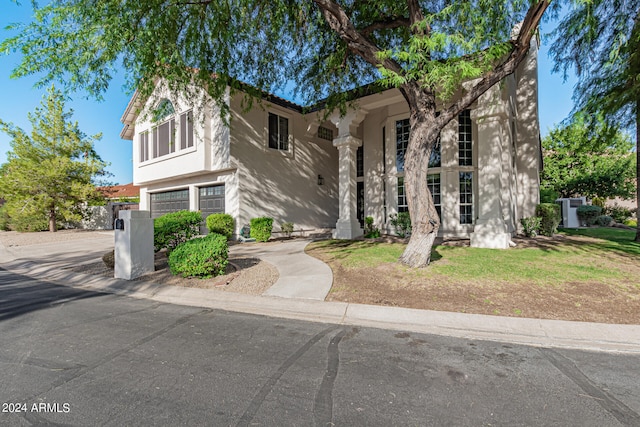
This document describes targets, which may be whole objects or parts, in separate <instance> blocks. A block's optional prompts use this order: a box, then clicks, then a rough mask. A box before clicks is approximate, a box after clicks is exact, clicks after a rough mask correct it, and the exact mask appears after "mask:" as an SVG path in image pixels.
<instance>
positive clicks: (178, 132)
mask: <svg viewBox="0 0 640 427" xmlns="http://www.w3.org/2000/svg"><path fill="white" fill-rule="evenodd" d="M138 140H139V143H140V162H145V161H147V160H150V159H155V158H158V157H162V156H166V155H168V154H171V153H175V152H176V151H180V150H186V149H187V148H191V147H193V144H194V141H193V111H191V110H190V111H187V112H184V113H182V114H180V115H177V114H176V113H175V109H174V107H173V104H172V103H171V101H169V100H168V99H163V100H162V101H160V102H159V103H158V106H157V107H156V108H155V109H154V110H153V126H152V128H151V130H148V131H145V132H142V133H141V134H140V135H139V139H138Z"/></svg>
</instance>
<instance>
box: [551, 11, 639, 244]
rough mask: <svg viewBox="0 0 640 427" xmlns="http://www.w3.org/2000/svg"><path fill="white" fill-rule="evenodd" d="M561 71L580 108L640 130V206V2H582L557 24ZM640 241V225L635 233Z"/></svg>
mask: <svg viewBox="0 0 640 427" xmlns="http://www.w3.org/2000/svg"><path fill="white" fill-rule="evenodd" d="M555 35H556V39H555V41H554V43H553V46H552V48H551V54H552V55H553V56H554V58H555V60H556V64H557V65H556V70H561V71H564V72H565V73H566V72H567V70H569V69H574V70H575V71H576V73H577V75H578V78H579V82H578V84H577V86H576V89H575V92H574V99H575V101H576V110H577V111H583V112H585V113H586V114H587V117H604V118H605V119H606V120H607V121H608V122H609V123H611V124H613V125H615V126H623V127H627V128H629V129H633V128H635V132H636V149H635V150H636V200H637V201H638V203H639V206H640V187H639V186H638V182H640V150H639V147H640V78H638V76H640V0H580V1H577V2H574V3H573V7H572V8H571V9H570V10H569V13H568V14H567V15H566V16H565V17H564V19H563V20H562V22H560V24H559V25H558V29H557V30H556V34H555ZM635 240H636V241H639V242H640V224H639V226H638V231H637V232H636V238H635Z"/></svg>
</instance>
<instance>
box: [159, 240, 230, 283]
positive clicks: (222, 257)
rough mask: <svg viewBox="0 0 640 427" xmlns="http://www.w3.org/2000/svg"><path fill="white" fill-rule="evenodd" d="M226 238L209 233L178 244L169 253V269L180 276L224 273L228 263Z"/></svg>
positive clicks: (203, 276)
mask: <svg viewBox="0 0 640 427" xmlns="http://www.w3.org/2000/svg"><path fill="white" fill-rule="evenodd" d="M228 257H229V246H228V245H227V238H226V236H223V235H221V234H215V233H211V234H209V235H207V236H205V237H197V238H195V239H191V240H189V241H186V242H184V243H182V244H180V245H179V246H178V247H177V248H175V249H174V250H173V251H172V252H171V254H169V269H170V270H171V273H172V274H174V275H181V276H182V277H200V278H208V277H212V276H220V275H222V274H224V273H225V270H226V268H227V264H228V263H229V260H228Z"/></svg>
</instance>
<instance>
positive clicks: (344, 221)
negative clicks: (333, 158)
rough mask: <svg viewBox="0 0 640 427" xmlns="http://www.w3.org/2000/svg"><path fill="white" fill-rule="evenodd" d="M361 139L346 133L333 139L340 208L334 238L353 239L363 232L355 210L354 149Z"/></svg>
mask: <svg viewBox="0 0 640 427" xmlns="http://www.w3.org/2000/svg"><path fill="white" fill-rule="evenodd" d="M361 145H362V141H361V140H360V139H358V138H356V137H354V136H351V135H347V136H342V137H338V138H336V139H334V140H333V146H334V147H336V148H338V156H339V159H338V163H339V164H338V171H339V186H338V192H339V202H340V210H339V212H340V213H339V217H338V222H336V229H335V231H334V233H333V237H334V239H353V238H354V237H357V236H361V235H362V234H363V230H362V228H360V223H359V222H358V218H357V212H356V150H357V149H358V147H359V146H361Z"/></svg>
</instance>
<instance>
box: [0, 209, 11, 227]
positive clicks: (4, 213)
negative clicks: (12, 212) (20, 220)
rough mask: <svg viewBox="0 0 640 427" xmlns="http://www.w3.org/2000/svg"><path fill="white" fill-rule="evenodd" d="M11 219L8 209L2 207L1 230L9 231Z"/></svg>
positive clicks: (0, 216)
mask: <svg viewBox="0 0 640 427" xmlns="http://www.w3.org/2000/svg"><path fill="white" fill-rule="evenodd" d="M9 224H10V218H9V213H8V212H7V209H6V208H5V207H4V206H0V230H2V231H9V230H10V228H9Z"/></svg>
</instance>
